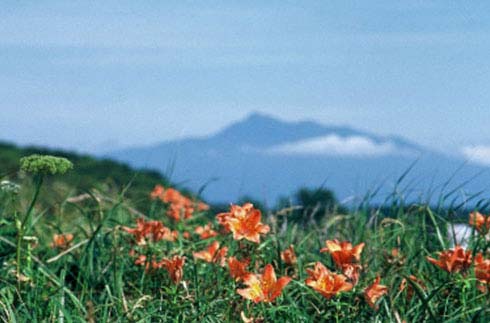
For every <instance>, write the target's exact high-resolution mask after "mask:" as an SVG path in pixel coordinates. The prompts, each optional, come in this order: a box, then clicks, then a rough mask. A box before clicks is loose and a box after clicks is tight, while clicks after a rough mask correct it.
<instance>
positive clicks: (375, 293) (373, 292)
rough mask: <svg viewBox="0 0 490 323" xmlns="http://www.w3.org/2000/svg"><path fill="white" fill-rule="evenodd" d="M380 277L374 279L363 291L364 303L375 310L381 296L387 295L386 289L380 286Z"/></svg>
mask: <svg viewBox="0 0 490 323" xmlns="http://www.w3.org/2000/svg"><path fill="white" fill-rule="evenodd" d="M380 281H381V277H379V276H378V277H376V279H375V280H374V283H373V284H371V285H370V286H368V287H366V289H365V290H364V297H365V299H366V302H367V303H368V304H369V306H371V308H373V309H375V310H377V309H378V306H377V305H376V302H377V301H378V300H379V299H380V298H381V297H382V296H383V295H386V294H388V287H386V286H384V285H380V284H379V282H380Z"/></svg>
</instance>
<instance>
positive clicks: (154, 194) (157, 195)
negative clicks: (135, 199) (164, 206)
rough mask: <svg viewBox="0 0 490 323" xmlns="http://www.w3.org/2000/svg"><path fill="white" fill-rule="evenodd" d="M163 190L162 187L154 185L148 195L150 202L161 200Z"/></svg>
mask: <svg viewBox="0 0 490 323" xmlns="http://www.w3.org/2000/svg"><path fill="white" fill-rule="evenodd" d="M164 190H165V189H164V188H163V186H162V185H155V188H153V191H151V193H150V197H151V199H152V200H156V199H163V192H164Z"/></svg>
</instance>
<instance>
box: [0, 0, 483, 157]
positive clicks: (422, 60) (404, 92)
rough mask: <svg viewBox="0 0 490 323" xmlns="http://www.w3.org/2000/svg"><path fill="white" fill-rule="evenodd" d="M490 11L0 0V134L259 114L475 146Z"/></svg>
mask: <svg viewBox="0 0 490 323" xmlns="http://www.w3.org/2000/svg"><path fill="white" fill-rule="evenodd" d="M489 18H490V3H489V2H488V1H471V2H470V1H394V0H389V1H345V0H342V1H294V2H293V1H284V0H283V1H236V2H235V1H222V2H220V1H192V2H187V1H117V2H116V1H97V2H96V1H91V2H87V1H83V2H79V3H77V2H71V1H70V2H68V1H59V2H57V1H43V2H42V3H41V2H40V1H3V2H2V5H1V7H0V98H1V101H0V112H1V113H0V139H3V140H10V141H15V142H18V143H22V144H25V143H36V144H43V145H49V146H59V147H64V148H72V149H78V150H83V151H89V152H90V151H101V150H103V149H107V147H122V146H132V145H139V144H149V143H153V142H158V141H161V140H166V139H171V138H176V137H182V136H188V135H201V134H209V133H212V132H214V131H216V130H217V129H219V128H221V127H223V126H225V125H227V124H228V123H230V122H232V121H235V120H238V119H241V118H243V117H244V116H245V115H247V114H248V113H250V112H251V111H262V112H265V113H269V114H272V115H276V116H280V117H281V118H283V119H288V120H297V119H304V118H308V119H315V120H318V121H320V122H323V123H327V124H347V125H350V126H353V127H356V128H359V129H363V130H369V131H372V132H375V133H378V134H397V135H401V136H404V137H406V138H408V139H410V140H413V141H416V142H418V143H420V144H423V145H426V146H429V147H433V148H436V149H439V150H444V151H448V152H454V151H460V150H461V149H462V148H463V147H465V146H472V145H480V147H481V148H482V149H484V148H485V147H486V146H487V145H488V146H489V147H490V126H489V121H490V107H489V102H490V90H489V89H490V88H489V85H490V62H489V57H490V41H489V40H490V19H489ZM488 153H489V155H490V150H489V151H488Z"/></svg>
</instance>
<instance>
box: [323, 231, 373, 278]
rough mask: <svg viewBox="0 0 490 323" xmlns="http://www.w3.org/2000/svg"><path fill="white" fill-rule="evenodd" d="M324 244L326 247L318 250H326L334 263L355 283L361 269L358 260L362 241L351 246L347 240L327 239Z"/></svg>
mask: <svg viewBox="0 0 490 323" xmlns="http://www.w3.org/2000/svg"><path fill="white" fill-rule="evenodd" d="M325 245H326V247H325V248H322V249H321V250H320V252H328V253H329V254H330V256H331V257H332V260H333V261H334V263H335V265H336V266H337V267H338V268H339V269H340V270H341V271H342V273H343V274H344V275H345V276H346V277H347V278H349V279H350V280H351V281H352V283H353V284H354V285H356V284H357V282H358V280H359V273H360V271H361V270H362V266H361V265H360V264H359V261H360V260H361V253H362V249H363V248H364V243H360V244H358V245H357V246H355V247H353V246H352V244H351V243H350V242H348V241H343V242H339V241H338V240H327V241H325Z"/></svg>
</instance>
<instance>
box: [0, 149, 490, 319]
mask: <svg viewBox="0 0 490 323" xmlns="http://www.w3.org/2000/svg"><path fill="white" fill-rule="evenodd" d="M16 157H17V155H16ZM78 161H79V160H76V161H74V163H73V164H72V162H70V161H69V160H68V159H65V158H60V157H53V156H43V155H34V156H30V157H27V158H26V157H24V158H22V159H21V160H20V162H19V163H18V165H14V164H12V165H10V166H9V170H8V171H6V172H5V173H2V172H0V173H2V175H1V176H2V177H1V178H0V180H1V187H0V216H1V217H0V221H1V222H0V262H1V267H0V271H1V275H0V277H1V278H0V317H1V318H2V321H4V322H25V321H31V322H44V321H48V322H55V321H56V322H240V321H242V322H435V321H438V322H466V321H468V322H470V321H471V322H488V321H489V320H490V307H489V301H490V296H489V293H488V287H489V283H490V255H489V253H488V249H489V246H490V244H489V242H488V240H487V238H486V234H487V232H488V231H489V229H490V217H487V216H485V215H483V214H484V211H485V208H486V204H485V202H484V201H483V200H482V202H481V203H476V204H475V207H474V208H473V209H472V210H468V211H466V210H465V211H464V213H465V214H463V218H457V219H455V216H454V215H455V214H456V213H458V212H459V213H461V206H458V205H456V206H450V205H449V206H448V205H447V204H444V203H442V204H440V205H439V206H433V205H429V204H424V203H414V202H411V203H407V202H406V201H404V199H403V198H402V195H397V194H393V195H392V196H390V197H388V198H387V199H386V203H385V204H383V205H378V206H375V205H371V204H370V202H369V199H366V200H363V201H362V202H360V203H359V204H358V205H356V206H353V207H349V208H346V207H342V206H334V207H328V208H322V207H319V205H316V206H315V205H309V206H308V207H307V206H305V205H294V204H291V205H285V204H284V203H283V204H282V205H281V207H280V208H275V209H271V210H264V209H261V208H258V205H253V204H252V203H247V201H237V203H236V204H232V205H228V206H226V207H225V208H223V207H220V208H217V207H215V206H210V205H208V204H206V203H205V201H202V200H201V199H199V197H197V196H195V195H193V194H192V193H191V192H188V191H182V190H180V189H179V188H178V187H175V186H173V185H172V184H171V183H169V182H166V181H165V180H164V179H163V178H158V177H156V178H157V180H156V181H150V180H148V182H147V183H146V182H145V183H146V184H147V186H146V187H147V190H146V191H144V189H143V188H142V187H145V186H141V185H139V184H138V180H136V179H133V178H131V179H128V180H127V181H125V180H122V183H117V184H114V183H111V184H108V183H105V182H104V179H103V178H94V179H93V180H91V181H90V182H89V183H88V184H87V183H84V184H83V189H81V188H80V187H76V186H75V184H73V183H80V181H81V180H80V178H82V177H83V173H82V175H80V174H79V175H77V176H79V181H78V182H76V181H73V182H70V184H67V182H63V181H62V180H61V179H62V178H73V177H74V176H75V175H74V174H75V173H76V172H77V162H78ZM15 167H17V168H18V169H15V172H13V171H12V169H13V168H15ZM87 174H88V173H87ZM70 176H71V177H70ZM87 176H88V175H87ZM143 176H147V177H148V178H152V176H151V174H143ZM134 178H138V174H136V175H135V177H134ZM134 183H136V184H134ZM148 185H151V186H148ZM114 187H118V189H114ZM132 190H137V192H134V191H132ZM444 198H445V199H449V198H450V196H444ZM238 202H240V203H238ZM457 221H463V222H465V223H468V224H470V225H471V227H472V231H471V237H470V240H469V242H468V244H467V246H465V247H464V248H463V247H461V246H458V245H457V244H455V241H452V240H451V239H450V238H449V237H448V236H447V234H446V232H447V231H448V230H449V231H450V230H451V227H452V226H453V225H454V224H455V222H457Z"/></svg>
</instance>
